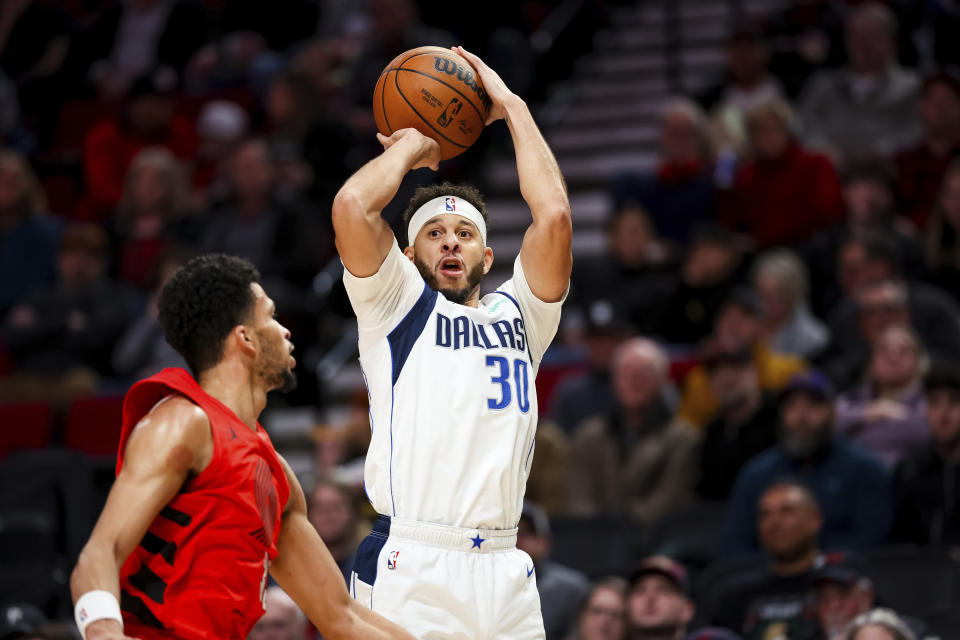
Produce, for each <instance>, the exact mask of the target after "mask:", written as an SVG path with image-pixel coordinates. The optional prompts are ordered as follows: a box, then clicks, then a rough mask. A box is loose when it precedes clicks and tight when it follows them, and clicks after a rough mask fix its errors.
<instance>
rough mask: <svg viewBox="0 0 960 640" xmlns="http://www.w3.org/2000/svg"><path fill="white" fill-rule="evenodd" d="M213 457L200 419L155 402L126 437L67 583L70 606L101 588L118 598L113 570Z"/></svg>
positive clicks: (194, 412)
mask: <svg viewBox="0 0 960 640" xmlns="http://www.w3.org/2000/svg"><path fill="white" fill-rule="evenodd" d="M212 455H213V437H212V435H211V432H210V422H209V420H208V418H207V416H206V414H205V413H204V412H203V411H202V410H201V409H200V408H199V407H198V406H197V405H195V404H193V403H192V402H190V401H189V400H187V399H186V398H184V397H183V396H175V397H171V398H169V399H167V400H164V401H161V403H159V404H158V405H157V406H156V407H155V408H154V409H153V410H152V411H151V412H150V413H149V414H147V415H146V416H145V417H144V418H143V419H142V420H141V421H140V422H139V423H138V425H137V427H136V428H135V429H134V430H133V432H132V433H131V434H130V437H129V440H128V441H127V445H126V448H125V450H124V454H123V467H122V470H121V471H120V474H119V475H118V476H117V479H116V481H115V482H114V483H113V487H112V488H111V489H110V494H109V496H108V497H107V503H106V505H105V506H104V508H103V511H102V512H101V514H100V518H99V519H98V520H97V524H96V526H95V527H94V529H93V533H92V534H91V535H90V540H89V541H87V544H86V545H85V546H84V548H83V551H82V552H81V554H80V558H79V559H78V561H77V566H76V568H75V569H74V571H73V574H72V576H71V579H70V588H71V591H72V593H73V599H74V601H76V600H77V598H79V597H80V596H81V595H83V594H84V593H86V592H87V591H91V590H95V589H102V590H105V591H109V592H111V593H113V594H114V596H115V597H119V591H120V586H119V570H120V567H121V565H122V564H123V562H124V561H125V560H126V558H127V556H129V555H130V553H131V552H132V551H133V549H134V548H135V547H136V545H137V544H138V543H139V542H140V540H141V539H142V538H143V536H144V534H145V533H146V531H147V529H148V528H149V526H150V523H151V522H153V520H154V518H156V516H157V514H158V513H159V512H160V510H161V509H163V507H164V506H165V505H166V504H167V503H168V502H170V500H171V499H173V497H174V496H175V495H176V494H177V491H179V490H180V487H181V486H183V483H184V481H185V480H186V479H187V476H188V474H190V473H200V472H201V471H203V469H205V468H206V466H207V465H208V464H209V463H210V459H211V458H212Z"/></svg>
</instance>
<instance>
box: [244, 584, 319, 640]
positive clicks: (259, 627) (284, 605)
mask: <svg viewBox="0 0 960 640" xmlns="http://www.w3.org/2000/svg"><path fill="white" fill-rule="evenodd" d="M263 603H264V604H263V608H264V613H263V616H262V617H261V618H260V619H259V620H257V624H255V625H254V626H253V629H252V630H251V631H250V635H249V636H247V640H304V638H305V637H306V632H307V624H308V623H307V616H306V615H304V613H303V611H301V610H300V607H298V606H297V603H296V602H294V601H293V598H291V597H290V596H288V595H287V594H286V592H285V591H284V590H283V589H281V588H280V587H277V586H271V587H267V590H266V592H265V593H264V597H263Z"/></svg>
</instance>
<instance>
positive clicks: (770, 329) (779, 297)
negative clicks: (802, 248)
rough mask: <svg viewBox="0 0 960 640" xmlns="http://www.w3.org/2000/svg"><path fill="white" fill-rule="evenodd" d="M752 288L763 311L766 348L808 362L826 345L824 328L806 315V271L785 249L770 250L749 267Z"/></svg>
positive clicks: (828, 336)
mask: <svg viewBox="0 0 960 640" xmlns="http://www.w3.org/2000/svg"><path fill="white" fill-rule="evenodd" d="M753 288H754V290H755V291H756V292H757V296H758V297H759V298H760V302H761V304H762V305H763V311H764V319H763V324H764V339H765V340H766V342H767V344H769V345H770V348H771V349H773V350H774V351H778V352H780V353H788V354H792V355H795V356H799V357H801V358H805V359H810V358H813V357H815V356H816V355H818V354H819V353H820V352H821V351H823V349H824V348H825V347H826V346H827V343H828V342H829V341H830V333H829V331H827V328H826V327H825V326H824V325H823V323H821V322H820V321H819V320H818V319H817V318H816V317H815V316H814V315H813V313H811V312H810V307H809V306H808V299H807V298H808V292H809V285H808V281H807V268H806V266H804V264H803V262H801V261H800V258H799V257H797V254H795V253H794V252H793V251H791V250H789V249H771V250H769V251H767V252H765V253H763V254H761V255H760V256H759V258H757V261H756V263H755V264H754V266H753Z"/></svg>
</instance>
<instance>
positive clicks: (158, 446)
mask: <svg viewBox="0 0 960 640" xmlns="http://www.w3.org/2000/svg"><path fill="white" fill-rule="evenodd" d="M259 277H260V276H259V274H258V273H257V271H256V269H255V268H254V267H253V265H251V264H250V263H249V262H246V261H244V260H241V259H239V258H233V257H230V256H225V255H211V256H202V257H200V258H196V259H194V260H191V261H190V262H189V263H187V264H186V265H184V267H182V268H181V269H180V270H179V271H178V272H177V273H176V274H175V275H174V276H173V278H172V279H171V280H170V282H169V283H168V284H167V285H166V286H165V287H164V289H163V292H162V294H161V297H160V305H159V306H160V320H161V322H162V324H163V326H164V330H165V331H166V336H167V340H168V341H169V342H170V344H171V345H173V347H174V348H175V349H176V350H177V351H178V352H179V353H180V354H181V355H182V356H183V357H184V359H185V360H186V361H187V363H188V364H189V365H190V368H191V369H192V370H193V371H194V372H195V373H196V375H197V377H196V379H194V378H193V377H191V376H190V374H189V373H187V372H186V371H184V370H183V369H166V370H164V371H163V372H161V373H159V374H157V375H155V376H153V377H151V378H148V379H146V380H143V381H141V382H138V383H137V384H135V385H134V386H133V387H132V388H131V389H130V391H129V393H128V394H127V397H126V399H125V401H124V407H123V431H122V434H121V440H120V450H119V455H118V460H117V479H116V482H115V483H114V485H113V488H112V489H111V490H110V495H109V497H108V498H107V503H106V506H105V507H104V509H103V513H102V514H101V515H100V518H99V520H98V521H97V524H96V527H95V528H94V530H93V533H92V535H91V536H90V540H89V542H87V545H86V546H85V547H84V549H83V552H82V553H81V554H80V559H79V561H78V563H77V566H76V568H75V569H74V572H73V576H72V577H71V589H72V591H73V596H74V599H75V600H76V601H77V604H76V618H77V624H78V626H79V627H80V630H81V632H82V633H84V636H85V638H87V640H94V639H107V638H109V639H117V638H127V637H136V638H142V639H144V640H151V639H154V638H156V639H160V638H181V639H190V640H193V639H200V638H218V639H219V638H231V639H236V640H243V639H245V638H246V637H247V634H248V633H249V631H250V629H251V627H253V625H254V623H255V622H256V621H257V619H258V618H259V617H260V616H261V615H263V611H264V609H263V594H264V590H265V588H266V585H267V572H268V571H270V573H271V574H272V575H273V577H274V578H275V579H276V581H277V582H278V583H279V584H280V586H281V587H283V589H284V590H285V591H286V592H287V593H288V594H290V596H292V597H293V599H294V600H296V602H297V604H299V605H300V607H301V608H302V609H303V610H304V612H305V613H306V614H307V616H308V617H309V618H310V620H311V621H312V622H313V623H314V624H315V625H316V626H317V627H318V628H319V629H320V630H321V631H322V632H323V634H324V637H329V638H343V639H346V638H351V639H353V638H370V639H373V638H376V639H386V638H404V639H408V640H409V639H410V636H409V635H408V634H406V633H405V632H403V631H401V630H400V629H399V628H398V627H396V626H395V625H394V624H392V623H390V622H388V621H386V620H384V619H383V618H380V617H379V616H376V615H374V614H372V613H371V612H370V611H369V610H367V609H365V608H363V607H361V606H358V605H357V604H356V603H355V602H354V601H352V600H351V599H350V598H349V596H348V594H347V591H346V589H345V587H344V584H343V575H342V574H341V573H340V570H339V569H338V568H337V565H336V564H335V563H334V561H333V558H332V557H331V556H330V553H329V552H328V551H327V548H326V546H325V545H324V544H323V541H321V540H320V537H319V536H318V535H317V533H316V531H315V530H314V529H313V527H312V526H311V525H310V522H309V521H308V520H307V516H306V501H305V499H304V496H303V490H302V489H301V488H300V484H299V482H298V481H297V479H296V477H295V476H294V475H293V473H292V471H291V470H290V467H289V466H288V465H287V463H286V461H284V460H283V458H281V457H280V456H279V455H278V454H277V452H276V451H275V450H274V448H273V445H272V444H271V442H270V438H269V437H268V436H267V434H266V433H265V432H264V430H263V427H261V426H260V424H259V423H258V422H257V417H258V416H259V415H260V412H261V411H262V410H263V408H264V405H265V404H266V397H267V392H268V391H270V390H272V389H289V388H292V386H293V385H294V384H295V383H296V378H295V377H294V374H293V371H292V369H293V367H294V366H295V364H296V362H295V361H294V359H293V357H292V356H291V352H292V350H293V344H292V343H291V342H290V332H289V331H287V330H286V329H285V328H284V327H283V326H282V325H280V323H279V322H277V320H276V318H275V317H274V311H275V308H274V304H273V301H272V300H270V298H269V297H268V296H267V295H266V293H265V292H264V290H263V288H262V287H261V286H260V285H259V284H258V282H257V281H258V280H259ZM118 599H119V602H118ZM121 610H122V615H121ZM125 634H126V635H125Z"/></svg>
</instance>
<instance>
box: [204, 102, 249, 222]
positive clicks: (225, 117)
mask: <svg viewBox="0 0 960 640" xmlns="http://www.w3.org/2000/svg"><path fill="white" fill-rule="evenodd" d="M248 131H249V117H248V116H247V112H246V111H244V110H243V108H242V107H240V106H239V105H237V104H236V103H235V102H231V101H229V100H212V101H210V102H208V103H207V104H205V105H204V107H203V109H202V110H201V111H200V115H199V116H197V140H198V141H197V155H196V158H195V160H194V163H193V181H192V182H193V187H194V190H195V191H194V193H193V202H194V207H195V208H196V209H198V210H205V209H206V208H207V206H208V204H209V203H210V202H212V201H217V200H222V199H223V198H225V197H226V196H227V194H228V191H229V184H228V178H227V166H226V165H227V163H228V161H229V158H230V157H231V156H232V155H233V152H234V151H236V147H237V145H238V144H239V143H240V142H242V141H243V140H245V139H246V137H247V133H248Z"/></svg>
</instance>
